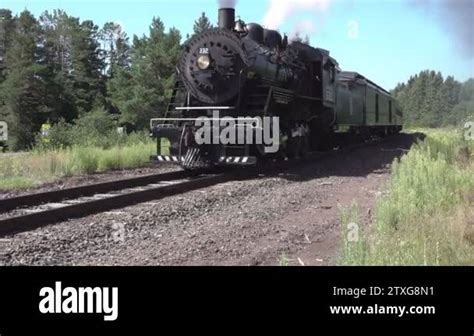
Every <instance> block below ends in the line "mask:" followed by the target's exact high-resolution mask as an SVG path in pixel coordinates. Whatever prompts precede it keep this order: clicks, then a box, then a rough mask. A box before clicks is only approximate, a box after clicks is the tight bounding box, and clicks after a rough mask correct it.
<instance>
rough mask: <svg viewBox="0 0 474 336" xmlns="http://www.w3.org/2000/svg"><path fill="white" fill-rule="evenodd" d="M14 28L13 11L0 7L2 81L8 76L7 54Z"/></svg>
mask: <svg viewBox="0 0 474 336" xmlns="http://www.w3.org/2000/svg"><path fill="white" fill-rule="evenodd" d="M13 30H14V19H13V17H12V12H11V11H10V10H8V9H0V83H1V82H3V81H4V80H5V76H6V74H5V71H6V64H5V54H6V51H7V50H8V49H9V46H10V43H11V38H12V33H13Z"/></svg>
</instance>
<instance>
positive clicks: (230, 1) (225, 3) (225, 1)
mask: <svg viewBox="0 0 474 336" xmlns="http://www.w3.org/2000/svg"><path fill="white" fill-rule="evenodd" d="M236 2H237V0H219V8H235V4H236Z"/></svg>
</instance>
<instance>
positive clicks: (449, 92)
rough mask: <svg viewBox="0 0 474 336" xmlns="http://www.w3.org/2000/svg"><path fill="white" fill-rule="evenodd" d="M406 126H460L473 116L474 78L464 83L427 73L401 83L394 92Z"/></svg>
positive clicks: (436, 73) (424, 72)
mask: <svg viewBox="0 0 474 336" xmlns="http://www.w3.org/2000/svg"><path fill="white" fill-rule="evenodd" d="M392 93H393V94H394V96H395V98H397V100H398V101H399V102H400V105H401V107H402V109H403V112H404V118H405V124H406V125H407V126H421V127H439V126H447V125H460V124H462V123H464V122H465V120H466V119H467V118H469V117H470V116H474V108H473V106H474V79H469V80H468V81H466V82H465V83H462V84H461V83H459V82H457V81H456V80H455V79H454V78H453V77H451V76H448V77H447V78H446V79H444V78H443V76H442V74H441V73H440V72H435V71H429V70H425V71H422V72H420V73H419V74H417V75H415V76H412V77H410V79H409V80H408V82H407V83H403V84H399V85H398V86H397V87H396V88H395V89H394V90H393V91H392Z"/></svg>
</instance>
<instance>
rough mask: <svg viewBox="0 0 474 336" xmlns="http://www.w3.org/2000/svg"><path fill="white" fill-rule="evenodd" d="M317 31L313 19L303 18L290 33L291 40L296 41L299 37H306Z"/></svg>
mask: <svg viewBox="0 0 474 336" xmlns="http://www.w3.org/2000/svg"><path fill="white" fill-rule="evenodd" d="M315 32H316V25H315V24H314V22H313V21H311V20H303V21H300V22H298V23H297V24H296V26H295V27H294V28H293V30H292V31H291V33H290V34H289V41H290V42H291V41H294V40H295V39H297V38H303V39H305V38H306V36H309V35H312V34H313V33H315Z"/></svg>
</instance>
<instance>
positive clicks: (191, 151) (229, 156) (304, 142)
mask: <svg viewBox="0 0 474 336" xmlns="http://www.w3.org/2000/svg"><path fill="white" fill-rule="evenodd" d="M262 120H263V122H262ZM270 120H271V121H273V122H271V123H269V122H268V121H270ZM275 121H276V122H275ZM401 123H402V113H401V111H400V108H399V106H398V104H397V102H396V101H395V100H394V99H393V97H392V96H391V95H390V93H388V92H387V91H385V90H384V89H382V88H381V87H380V86H378V85H377V84H375V83H373V82H372V81H370V80H368V79H367V78H365V77H363V76H362V75H360V74H358V73H355V72H344V71H341V70H340V69H339V66H338V63H337V61H336V60H335V59H334V58H332V57H331V56H330V54H329V51H327V50H324V49H320V48H313V47H311V46H309V45H306V44H304V43H300V42H292V43H288V39H287V37H286V36H285V37H284V38H282V36H281V35H280V33H278V32H277V31H274V30H268V29H264V28H263V27H262V26H260V25H259V24H256V23H250V24H245V23H244V22H243V21H242V20H238V21H236V20H235V10H234V9H233V8H221V9H219V23H218V28H216V29H211V30H208V31H205V32H203V33H201V34H198V35H196V36H194V37H192V38H191V39H190V41H188V42H187V43H186V45H185V46H184V51H183V54H182V56H181V59H180V61H179V64H178V66H177V80H176V84H175V88H174V90H173V94H172V98H171V101H170V103H169V106H168V109H167V111H166V113H165V116H164V118H156V119H152V120H151V125H150V126H151V131H152V133H151V134H152V136H153V137H154V138H156V139H157V151H158V153H157V156H156V157H155V159H156V160H157V161H161V162H174V163H177V164H180V165H181V166H182V167H184V168H186V169H192V168H201V167H211V166H216V165H255V164H256V163H257V162H258V161H261V160H269V159H281V158H292V157H304V155H305V153H307V152H308V151H313V150H319V149H322V148H324V147H328V146H331V139H333V138H334V136H335V134H338V133H340V132H345V133H346V134H348V133H350V134H356V135H358V136H359V137H362V138H368V137H370V136H371V135H380V136H384V135H388V134H393V133H396V132H399V131H400V130H401V128H402V126H401ZM203 129H204V132H203ZM206 132H208V134H207V135H208V136H203V134H204V133H206ZM223 132H224V133H226V135H227V137H225V138H226V139H227V140H228V141H219V140H220V139H222V138H221V137H220V136H222V133H223ZM234 132H235V134H234ZM262 133H263V137H262ZM200 137H201V138H200ZM200 139H201V140H202V139H207V141H199V140H200ZM211 139H212V140H213V141H210V140H211ZM237 139H238V141H237ZM259 140H260V141H259ZM262 140H263V141H262ZM269 140H273V143H269ZM275 141H276V142H277V144H278V146H277V147H276V150H269V147H272V148H273V149H275V146H274V145H275Z"/></svg>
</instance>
